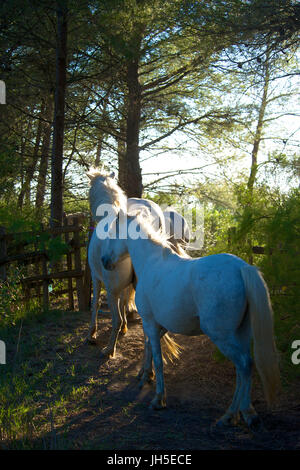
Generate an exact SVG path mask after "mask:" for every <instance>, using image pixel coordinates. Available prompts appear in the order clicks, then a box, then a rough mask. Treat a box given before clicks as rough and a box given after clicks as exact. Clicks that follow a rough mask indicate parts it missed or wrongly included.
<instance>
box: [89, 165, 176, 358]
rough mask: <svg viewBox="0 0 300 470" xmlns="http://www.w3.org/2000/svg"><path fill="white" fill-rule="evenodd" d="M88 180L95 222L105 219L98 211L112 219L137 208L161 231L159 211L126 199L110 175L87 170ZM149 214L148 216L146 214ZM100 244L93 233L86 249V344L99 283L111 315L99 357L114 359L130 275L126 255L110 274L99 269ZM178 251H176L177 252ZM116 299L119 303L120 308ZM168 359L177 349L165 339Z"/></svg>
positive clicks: (93, 334)
mask: <svg viewBox="0 0 300 470" xmlns="http://www.w3.org/2000/svg"><path fill="white" fill-rule="evenodd" d="M87 176H88V177H89V179H90V185H91V186H90V192H89V199H90V208H91V212H92V216H93V219H94V220H95V222H101V221H102V222H103V221H105V220H104V219H105V216H104V214H103V213H102V212H101V210H100V211H99V208H100V209H101V207H102V208H103V207H104V208H105V207H108V208H110V209H111V212H112V214H113V216H114V217H115V216H117V214H118V213H119V211H120V210H123V211H124V212H127V210H133V209H137V208H144V209H145V208H146V209H148V210H150V211H151V215H150V219H151V224H152V226H153V228H154V229H155V230H161V231H162V232H164V231H165V218H164V215H163V213H162V211H161V209H160V207H159V206H158V205H157V204H155V203H154V202H152V201H149V200H146V199H138V198H130V199H127V197H126V195H125V194H124V192H123V191H122V189H121V188H120V187H119V186H118V185H117V183H116V182H115V181H114V179H113V177H114V174H110V175H109V174H106V173H104V172H102V171H101V170H99V169H95V168H91V169H90V170H89V172H88V173H87ZM148 214H149V213H148ZM102 245H103V240H101V239H100V238H99V237H98V236H97V231H96V230H94V232H93V235H92V237H91V240H90V243H89V248H88V262H89V266H90V269H91V277H92V283H93V300H92V317H91V323H90V328H89V334H88V340H89V341H90V342H95V338H96V334H97V316H98V304H99V297H100V291H101V282H103V283H104V285H105V288H106V291H107V301H108V305H109V308H110V311H111V314H112V330H111V336H110V339H109V343H108V345H107V346H106V347H105V348H104V349H103V350H102V354H104V355H109V356H111V357H114V356H115V350H116V343H117V339H118V335H119V332H120V331H122V332H123V333H126V331H127V318H126V311H125V308H124V301H126V300H128V299H130V298H131V301H132V298H133V294H134V289H133V285H132V283H133V281H134V271H133V268H132V263H131V260H130V257H129V255H128V256H126V257H125V258H124V259H122V260H121V261H120V262H119V263H118V264H117V266H116V268H115V270H114V272H109V271H106V270H105V269H103V265H102V263H101V256H102ZM179 249H180V248H179ZM120 299H122V300H123V302H122V305H120ZM164 340H165V344H166V347H167V351H166V353H167V354H169V356H170V355H171V356H174V357H178V353H179V349H178V345H177V344H176V343H175V341H173V340H172V339H171V338H169V337H168V335H166V336H165V338H164Z"/></svg>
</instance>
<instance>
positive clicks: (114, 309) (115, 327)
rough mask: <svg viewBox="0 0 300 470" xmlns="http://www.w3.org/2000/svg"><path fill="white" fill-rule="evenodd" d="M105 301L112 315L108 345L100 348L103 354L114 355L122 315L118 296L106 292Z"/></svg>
mask: <svg viewBox="0 0 300 470" xmlns="http://www.w3.org/2000/svg"><path fill="white" fill-rule="evenodd" d="M107 302H108V305H109V308H110V311H111V315H112V328H111V334H110V338H109V343H108V345H107V346H106V347H105V348H104V349H103V350H102V354H103V355H105V356H110V357H111V358H113V357H115V353H116V344H117V341H118V336H119V332H120V329H121V325H122V317H121V313H120V309H119V296H118V295H115V294H112V293H109V291H108V292H107Z"/></svg>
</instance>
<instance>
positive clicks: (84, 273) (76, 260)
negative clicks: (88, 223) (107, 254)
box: [0, 214, 91, 310]
mask: <svg viewBox="0 0 300 470" xmlns="http://www.w3.org/2000/svg"><path fill="white" fill-rule="evenodd" d="M79 221H80V216H79V215H78V216H76V214H75V215H73V214H72V215H71V216H70V215H69V216H65V217H64V224H63V226H62V227H58V228H54V229H50V228H47V229H45V230H42V231H39V232H27V233H6V231H5V229H4V228H0V279H1V280H2V281H5V280H6V279H7V272H8V271H9V270H10V269H11V268H12V267H13V266H15V265H16V264H17V266H22V267H23V273H22V277H21V279H20V282H21V284H22V287H23V292H24V300H25V301H28V300H29V299H30V298H32V297H39V298H40V299H41V300H42V303H43V306H44V308H45V309H48V308H49V307H50V302H51V300H52V299H51V295H49V294H50V293H51V291H52V285H53V284H54V285H55V283H56V282H55V281H60V282H61V281H63V284H65V285H64V286H63V288H62V289H57V288H55V290H54V293H55V296H56V297H57V296H61V295H63V294H67V297H68V307H69V309H70V310H74V309H75V302H74V292H76V294H77V307H78V309H79V310H88V309H89V308H90V299H91V275H90V270H89V266H88V262H87V246H88V242H89V239H90V236H89V233H91V232H90V231H86V230H84V229H83V227H82V225H80V224H79ZM70 222H71V223H70ZM55 237H60V240H61V241H62V242H64V244H65V245H66V247H67V250H66V251H65V253H64V254H63V255H62V256H61V258H60V259H59V261H56V262H55V261H53V260H52V261H51V259H50V256H49V250H47V249H42V248H41V246H43V243H44V241H45V240H49V239H50V238H51V239H52V240H53V239H54V238H55ZM74 283H75V285H74ZM52 297H53V296H52Z"/></svg>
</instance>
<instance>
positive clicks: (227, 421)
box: [216, 414, 240, 429]
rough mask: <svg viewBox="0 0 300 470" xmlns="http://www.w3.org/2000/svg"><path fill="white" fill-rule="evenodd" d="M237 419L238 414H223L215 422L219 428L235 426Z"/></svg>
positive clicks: (238, 419) (238, 418) (238, 417)
mask: <svg viewBox="0 0 300 470" xmlns="http://www.w3.org/2000/svg"><path fill="white" fill-rule="evenodd" d="M239 421H240V415H239V414H225V415H223V416H222V417H221V418H220V419H219V420H218V421H217V422H216V427H217V428H219V429H220V428H222V427H228V426H236V425H237V424H238V423H239Z"/></svg>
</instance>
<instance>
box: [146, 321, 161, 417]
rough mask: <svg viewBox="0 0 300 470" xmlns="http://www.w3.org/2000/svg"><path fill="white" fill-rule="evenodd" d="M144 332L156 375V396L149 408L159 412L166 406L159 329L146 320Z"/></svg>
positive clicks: (153, 322) (152, 322)
mask: <svg viewBox="0 0 300 470" xmlns="http://www.w3.org/2000/svg"><path fill="white" fill-rule="evenodd" d="M144 330H145V334H146V335H147V336H148V338H149V340H150V344H151V350H152V354H153V362H154V369H155V375H156V394H155V397H154V398H153V400H152V401H151V404H150V408H151V409H154V410H159V409H162V408H164V407H165V406H166V397H165V384H164V371H163V359H162V355H161V346H160V332H161V327H160V326H159V325H158V324H157V323H156V322H155V321H154V320H151V321H148V320H147V321H146V322H144Z"/></svg>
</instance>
